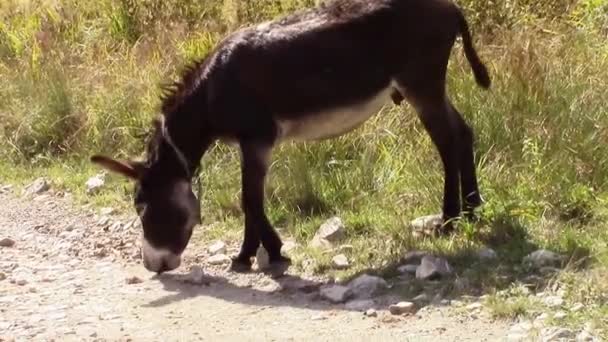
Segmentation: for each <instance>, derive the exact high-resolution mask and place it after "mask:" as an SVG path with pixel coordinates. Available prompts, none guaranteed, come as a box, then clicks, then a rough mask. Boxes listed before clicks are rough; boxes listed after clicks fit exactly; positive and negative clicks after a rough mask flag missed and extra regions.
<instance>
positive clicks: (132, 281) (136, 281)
mask: <svg viewBox="0 0 608 342" xmlns="http://www.w3.org/2000/svg"><path fill="white" fill-rule="evenodd" d="M126 282H127V284H129V285H133V284H141V283H143V280H142V279H141V278H139V277H138V276H132V277H127V279H126Z"/></svg>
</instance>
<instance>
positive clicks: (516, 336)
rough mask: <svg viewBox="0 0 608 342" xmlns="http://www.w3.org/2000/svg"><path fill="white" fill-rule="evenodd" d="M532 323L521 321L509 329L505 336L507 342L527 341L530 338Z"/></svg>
mask: <svg viewBox="0 0 608 342" xmlns="http://www.w3.org/2000/svg"><path fill="white" fill-rule="evenodd" d="M532 328H533V326H532V323H530V322H528V321H523V322H520V323H518V324H515V325H514V326H512V327H511V329H509V332H508V334H507V340H508V341H527V340H528V339H529V338H530V331H531V330H532Z"/></svg>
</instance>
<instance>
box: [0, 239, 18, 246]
mask: <svg viewBox="0 0 608 342" xmlns="http://www.w3.org/2000/svg"><path fill="white" fill-rule="evenodd" d="M14 245H15V240H13V239H11V238H4V239H2V240H0V247H13V246H14Z"/></svg>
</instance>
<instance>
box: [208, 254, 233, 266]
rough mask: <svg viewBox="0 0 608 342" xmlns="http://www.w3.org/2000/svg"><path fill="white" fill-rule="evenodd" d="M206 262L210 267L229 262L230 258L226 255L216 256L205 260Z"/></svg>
mask: <svg viewBox="0 0 608 342" xmlns="http://www.w3.org/2000/svg"><path fill="white" fill-rule="evenodd" d="M207 262H208V263H209V264H211V265H222V264H227V263H229V262H230V257H228V256H227V255H226V254H216V255H213V256H211V257H209V258H208V259H207Z"/></svg>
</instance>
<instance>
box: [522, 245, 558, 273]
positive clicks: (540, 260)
mask: <svg viewBox="0 0 608 342" xmlns="http://www.w3.org/2000/svg"><path fill="white" fill-rule="evenodd" d="M562 260H563V257H562V256H561V255H559V254H557V253H553V252H551V251H548V250H545V249H539V250H537V251H535V252H532V253H530V254H528V255H527V256H526V257H525V258H524V260H523V262H524V264H525V265H527V266H532V267H536V268H541V267H544V266H559V264H560V263H561V262H562Z"/></svg>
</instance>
